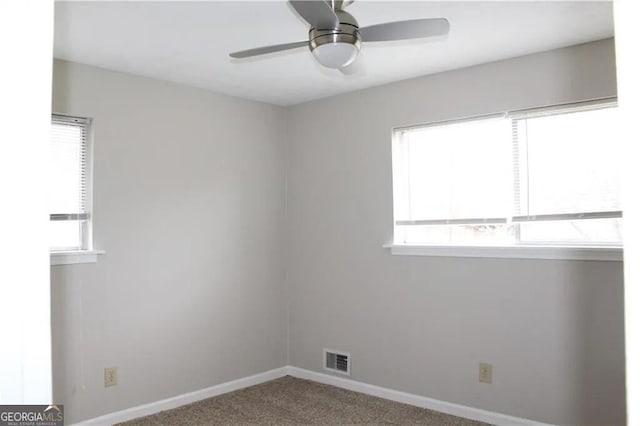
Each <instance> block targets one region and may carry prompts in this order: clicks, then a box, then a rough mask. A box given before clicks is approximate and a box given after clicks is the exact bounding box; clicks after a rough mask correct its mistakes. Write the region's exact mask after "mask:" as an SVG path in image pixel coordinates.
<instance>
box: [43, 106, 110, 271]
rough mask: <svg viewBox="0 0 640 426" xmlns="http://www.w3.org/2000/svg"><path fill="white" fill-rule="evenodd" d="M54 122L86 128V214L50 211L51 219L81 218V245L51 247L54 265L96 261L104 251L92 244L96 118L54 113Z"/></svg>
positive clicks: (52, 119) (84, 170) (51, 261)
mask: <svg viewBox="0 0 640 426" xmlns="http://www.w3.org/2000/svg"><path fill="white" fill-rule="evenodd" d="M51 122H52V124H53V123H54V122H62V123H64V122H68V123H72V124H79V125H82V126H83V127H84V131H85V140H84V157H85V158H84V168H83V172H84V182H85V185H84V191H85V193H84V206H85V213H82V214H78V213H64V212H56V213H50V214H49V220H50V221H53V220H78V219H79V218H80V220H81V225H80V226H81V228H80V229H81V231H80V247H55V248H54V247H50V248H49V253H50V263H51V265H67V264H74V263H93V262H96V261H97V256H98V255H99V254H104V251H103V250H95V249H94V247H93V150H94V146H93V140H94V138H93V119H91V118H89V117H80V116H73V115H68V114H61V113H56V112H54V113H52V114H51Z"/></svg>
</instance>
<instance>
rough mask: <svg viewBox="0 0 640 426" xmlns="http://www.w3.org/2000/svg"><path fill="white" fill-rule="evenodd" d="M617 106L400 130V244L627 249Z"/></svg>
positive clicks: (396, 156) (396, 164) (396, 146)
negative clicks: (624, 245)
mask: <svg viewBox="0 0 640 426" xmlns="http://www.w3.org/2000/svg"><path fill="white" fill-rule="evenodd" d="M616 113H617V109H616V108H615V104H612V103H606V104H605V103H597V104H593V103H591V104H582V105H579V106H578V105H574V106H571V107H562V108H551V109H550V108H545V109H541V110H537V111H526V112H518V113H510V114H501V115H498V116H490V117H483V118H478V119H472V120H458V121H453V122H447V123H440V124H438V123H436V124H433V125H427V126H421V127H412V128H406V129H398V130H395V131H394V141H393V182H394V216H395V232H394V238H395V243H396V244H410V245H423V244H424V245H470V246H477V245H500V246H505V245H515V244H518V245H581V246H582V245H584V246H589V245H595V246H602V245H620V244H621V241H622V240H621V217H622V206H621V202H620V170H619V169H620V167H619V164H620V162H621V146H620V145H619V142H618V141H617V140H615V138H612V136H611V135H612V134H613V132H612V129H614V128H616V117H617V115H616Z"/></svg>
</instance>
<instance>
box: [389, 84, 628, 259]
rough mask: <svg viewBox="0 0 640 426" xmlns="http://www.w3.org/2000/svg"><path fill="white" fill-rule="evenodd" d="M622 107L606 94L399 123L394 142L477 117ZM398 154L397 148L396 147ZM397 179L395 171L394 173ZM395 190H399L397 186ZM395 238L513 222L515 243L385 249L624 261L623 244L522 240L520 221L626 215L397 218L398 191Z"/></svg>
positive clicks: (411, 252)
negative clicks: (438, 228)
mask: <svg viewBox="0 0 640 426" xmlns="http://www.w3.org/2000/svg"><path fill="white" fill-rule="evenodd" d="M617 106H618V99H617V97H615V96H613V97H602V98H595V99H590V100H584V101H578V102H568V103H562V104H554V105H545V106H542V107H536V108H526V109H519V110H512V111H504V112H498V113H489V114H479V115H474V116H466V117H461V118H455V119H450V120H439V121H433V122H429V123H424V124H417V125H411V126H399V127H394V128H392V131H391V135H392V141H393V143H394V144H395V143H397V142H396V140H397V139H396V138H397V137H399V136H398V135H400V134H401V133H402V132H403V131H406V130H415V129H424V128H428V127H434V126H443V125H450V124H459V123H465V122H469V121H476V120H487V119H494V118H504V119H510V120H512V123H513V122H514V121H515V120H520V119H526V118H535V117H541V116H546V115H561V114H568V113H575V112H580V111H590V110H596V109H605V108H614V107H617ZM392 151H393V152H394V153H395V152H396V148H395V146H394V148H393V149H392ZM392 163H393V164H394V168H395V163H396V159H393V161H392ZM392 175H393V176H394V178H395V172H394V173H392ZM393 186H394V189H395V185H393ZM393 206H394V220H393V228H394V241H396V237H397V236H396V232H397V230H398V229H397V227H398V226H414V225H455V224H477V225H482V224H502V223H513V224H514V225H516V227H517V228H516V233H517V234H518V235H517V240H516V241H515V242H514V243H513V244H511V245H480V244H478V245H461V244H460V245H458V244H448V245H438V244H429V243H424V244H413V243H412V244H403V243H396V242H394V243H391V244H385V245H384V247H385V248H390V249H391V252H392V254H408V255H426V256H455V257H502V258H530V259H568V260H604V261H622V258H623V256H622V254H623V243H611V244H607V243H589V242H584V243H575V244H572V243H570V242H567V243H564V242H550V243H544V242H535V243H530V242H526V241H520V236H519V232H520V231H519V224H520V223H525V222H535V221H543V220H545V219H549V218H555V217H556V216H558V217H559V216H563V217H562V218H560V220H566V219H571V218H573V219H589V218H618V217H622V216H623V212H622V211H608V212H582V213H576V214H565V215H560V214H549V215H537V216H536V215H513V216H509V217H506V218H478V219H471V218H458V219H443V218H439V219H428V220H420V219H406V218H403V219H397V218H396V217H395V214H396V212H395V206H396V200H395V194H394V202H393Z"/></svg>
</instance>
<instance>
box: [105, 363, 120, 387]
mask: <svg viewBox="0 0 640 426" xmlns="http://www.w3.org/2000/svg"><path fill="white" fill-rule="evenodd" d="M117 384H118V367H105V369H104V387H105V388H106V387H108V386H115V385H117Z"/></svg>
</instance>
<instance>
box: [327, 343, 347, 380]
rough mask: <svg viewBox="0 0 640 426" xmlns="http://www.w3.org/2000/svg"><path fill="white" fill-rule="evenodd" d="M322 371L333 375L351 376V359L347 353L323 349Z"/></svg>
mask: <svg viewBox="0 0 640 426" xmlns="http://www.w3.org/2000/svg"><path fill="white" fill-rule="evenodd" d="M323 353H324V369H325V370H329V371H333V372H334V373H340V374H346V375H347V376H349V375H351V357H350V356H349V353H348V352H339V351H334V350H333V349H324V350H323Z"/></svg>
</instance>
